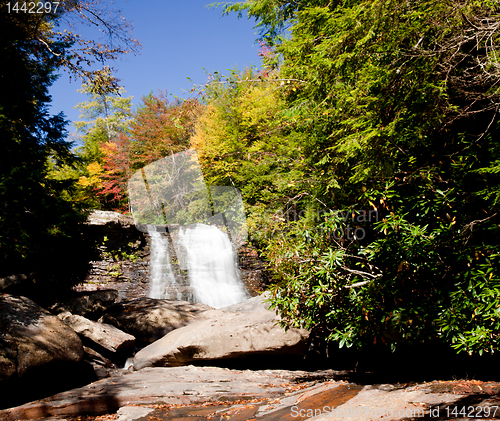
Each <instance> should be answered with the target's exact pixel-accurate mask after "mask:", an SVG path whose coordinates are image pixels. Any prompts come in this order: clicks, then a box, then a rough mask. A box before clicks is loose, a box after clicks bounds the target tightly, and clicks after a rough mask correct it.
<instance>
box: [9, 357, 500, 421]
mask: <svg viewBox="0 0 500 421" xmlns="http://www.w3.org/2000/svg"><path fill="white" fill-rule="evenodd" d="M342 374H345V373H342V372H335V371H333V370H327V371H324V372H317V373H306V372H300V371H296V372H293V371H285V370H265V371H249V370H245V371H237V370H228V369H223V368H215V367H193V366H188V367H171V368H150V369H144V370H141V371H140V372H135V373H132V374H129V375H125V376H122V377H117V378H112V379H105V380H101V381H99V382H96V383H93V384H91V385H88V386H86V387H83V388H80V389H75V390H72V391H69V392H65V393H61V394H59V395H55V396H53V397H51V398H49V399H44V400H41V401H36V402H32V403H29V404H26V405H23V406H20V407H17V408H11V409H10V410H4V411H0V419H1V420H5V421H10V420H26V419H32V420H36V419H44V420H46V421H49V420H50V421H52V420H53V421H56V420H58V421H62V420H65V421H77V420H80V421H91V420H96V421H97V420H99V421H102V420H104V419H106V420H111V419H114V420H116V419H118V420H119V421H149V420H156V421H167V420H171V421H174V420H177V421H179V420H188V419H197V420H200V421H203V420H207V421H208V420H212V421H213V420H214V419H224V420H227V421H248V420H257V421H285V420H313V421H327V420H328V421H331V420H332V419H340V420H359V421H368V420H419V419H435V420H439V419H441V420H444V419H453V420H459V419H471V418H467V416H464V417H462V416H461V413H460V411H463V410H469V411H470V408H474V409H473V411H475V412H474V413H473V414H472V415H475V416H474V417H473V418H488V419H499V418H500V399H499V394H498V392H499V390H500V384H498V383H495V384H494V385H491V384H490V383H491V382H490V383H483V382H478V381H475V380H473V381H455V382H433V383H426V384H422V385H416V386H412V387H399V388H397V387H395V386H393V385H367V386H363V385H357V384H353V383H348V382H346V381H334V380H328V379H329V378H333V377H339V376H341V375H342ZM443 384H445V386H446V387H443ZM474 387H475V388H476V389H477V390H476V389H474ZM487 408H490V409H487ZM479 411H481V413H479ZM485 411H488V415H489V416H486V414H485ZM86 414H94V415H97V414H110V415H109V417H108V416H106V417H98V418H95V417H94V416H90V415H89V416H85V415H86ZM469 415H470V414H469Z"/></svg>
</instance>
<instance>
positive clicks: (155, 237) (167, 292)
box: [149, 231, 181, 299]
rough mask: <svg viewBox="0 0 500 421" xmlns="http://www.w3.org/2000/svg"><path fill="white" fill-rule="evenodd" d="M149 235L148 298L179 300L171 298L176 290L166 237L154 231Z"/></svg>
mask: <svg viewBox="0 0 500 421" xmlns="http://www.w3.org/2000/svg"><path fill="white" fill-rule="evenodd" d="M149 235H150V236H151V256H150V262H149V265H150V278H151V283H150V290H149V296H150V297H151V298H169V299H181V297H180V296H179V297H172V291H175V290H176V280H175V275H174V272H173V270H172V265H171V262H170V252H169V250H168V246H169V242H168V237H167V236H165V235H162V234H161V233H159V232H156V231H150V232H149Z"/></svg>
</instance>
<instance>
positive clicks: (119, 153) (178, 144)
mask: <svg viewBox="0 0 500 421" xmlns="http://www.w3.org/2000/svg"><path fill="white" fill-rule="evenodd" d="M142 100H143V104H141V105H140V106H139V107H138V109H137V111H136V112H135V114H134V119H133V122H132V125H131V127H130V130H129V131H128V133H126V134H120V135H119V136H118V137H117V138H116V139H114V140H113V141H111V142H108V143H106V144H104V145H103V146H102V151H103V154H104V159H103V160H104V165H103V168H104V170H105V173H104V174H103V176H102V178H103V182H102V186H101V189H100V191H99V192H98V193H99V194H101V195H109V196H110V198H111V200H112V201H113V202H115V203H116V205H114V207H115V209H116V210H120V211H124V210H126V209H127V204H126V198H127V182H128V180H129V178H130V177H131V176H132V175H133V174H134V172H135V171H137V170H139V169H140V168H142V167H144V166H146V165H148V164H150V163H152V162H154V161H156V160H158V159H161V158H164V157H165V156H168V155H171V154H174V153H177V152H181V151H183V150H186V149H188V148H189V138H190V137H191V135H192V134H193V132H194V123H195V121H196V118H197V117H198V115H199V112H200V111H201V107H202V105H201V104H200V103H199V102H198V100H196V99H188V100H185V101H181V100H176V101H174V102H172V103H170V102H169V101H168V99H167V96H166V94H165V93H160V94H159V95H158V96H154V95H152V94H151V95H148V96H146V97H143V99H142Z"/></svg>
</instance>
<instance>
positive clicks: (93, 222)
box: [76, 211, 149, 300]
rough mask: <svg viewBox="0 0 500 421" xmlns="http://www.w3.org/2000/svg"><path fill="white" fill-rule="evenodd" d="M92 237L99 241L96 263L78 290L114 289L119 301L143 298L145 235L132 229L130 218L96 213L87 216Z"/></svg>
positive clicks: (146, 258) (146, 260) (146, 272)
mask: <svg viewBox="0 0 500 421" xmlns="http://www.w3.org/2000/svg"><path fill="white" fill-rule="evenodd" d="M88 224H89V228H90V232H91V235H93V236H95V237H96V238H97V239H98V242H99V244H100V245H99V257H100V258H99V260H95V261H92V262H91V270H90V273H89V275H88V276H87V278H86V279H85V280H84V282H83V283H82V284H80V285H78V286H77V287H76V290H77V291H95V290H98V289H115V290H117V291H118V294H119V297H118V299H119V300H125V299H130V298H136V297H141V296H146V295H147V292H148V284H149V246H148V238H147V235H145V234H144V233H142V232H140V231H139V230H137V229H136V228H135V225H134V220H133V218H131V217H130V216H126V215H122V214H119V213H117V212H107V211H95V212H93V213H92V214H91V215H90V217H89V222H88Z"/></svg>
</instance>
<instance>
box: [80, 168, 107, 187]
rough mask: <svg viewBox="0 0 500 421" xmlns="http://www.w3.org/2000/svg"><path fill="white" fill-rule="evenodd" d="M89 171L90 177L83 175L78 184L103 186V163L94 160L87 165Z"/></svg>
mask: <svg viewBox="0 0 500 421" xmlns="http://www.w3.org/2000/svg"><path fill="white" fill-rule="evenodd" d="M87 171H88V172H89V177H86V176H82V177H80V178H79V179H78V184H79V185H80V186H82V187H84V188H87V187H90V188H99V187H101V178H100V176H101V174H102V173H103V169H102V167H101V164H99V163H98V162H92V163H90V164H89V165H87Z"/></svg>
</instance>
